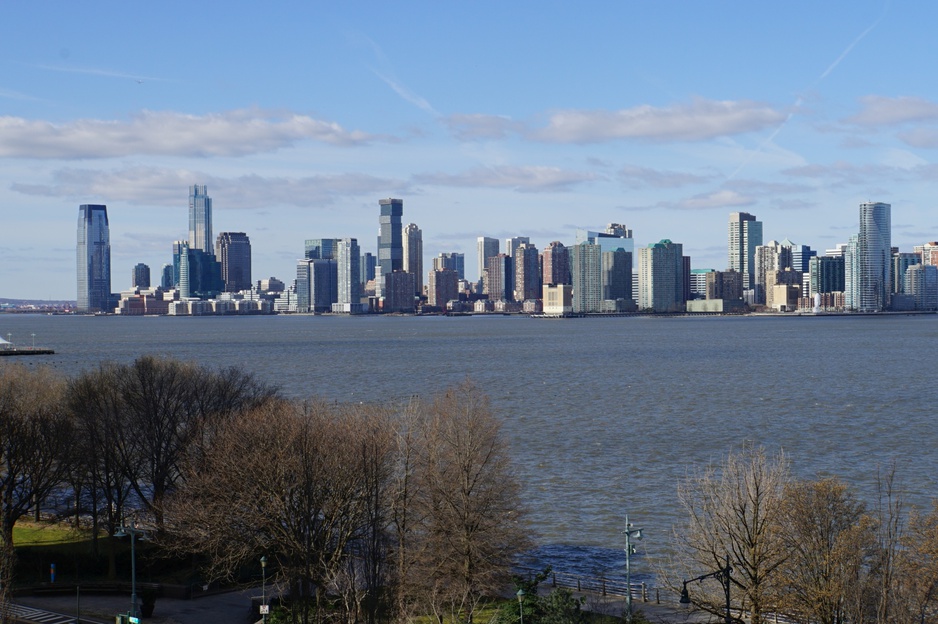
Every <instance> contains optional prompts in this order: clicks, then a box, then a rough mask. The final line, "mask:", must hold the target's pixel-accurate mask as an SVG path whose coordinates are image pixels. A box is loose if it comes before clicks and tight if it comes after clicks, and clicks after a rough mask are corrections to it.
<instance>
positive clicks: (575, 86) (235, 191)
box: [0, 0, 938, 299]
mask: <svg viewBox="0 0 938 624" xmlns="http://www.w3.org/2000/svg"><path fill="white" fill-rule="evenodd" d="M936 23H938V5H935V4H934V3H929V2H906V3H898V2H896V3H884V2H880V1H876V2H867V1H862V0H861V1H855V2H831V3H816V2H787V3H771V4H770V3H754V2H690V1H688V2H629V1H619V2H580V3H572V2H546V1H542V2H537V3H535V2H494V1H493V2H489V1H477V2H426V3H418V2H403V3H389V2H388V3H378V2H321V3H319V2H308V3H307V2H304V3H290V2H282V3H246V2H229V3H181V2H162V3H128V2H96V3H90V4H89V3H74V2H46V3H8V4H6V5H5V6H4V9H3V20H2V21H0V107H2V108H0V207H2V208H0V215H2V218H0V297H17V298H34V299H51V298H54V299H73V298H74V297H75V281H76V280H75V225H76V222H77V216H78V205H79V204H82V203H104V204H106V205H107V206H108V214H109V217H110V223H111V254H112V281H113V284H112V286H113V289H114V290H115V291H118V290H121V289H125V288H127V287H129V285H130V276H131V268H132V267H133V265H135V264H136V263H138V262H145V263H147V264H148V265H150V267H151V269H152V270H153V272H154V275H155V274H156V273H157V272H158V271H159V269H160V267H162V265H163V264H164V263H167V262H170V261H171V253H172V242H173V241H174V240H178V239H183V238H185V237H186V235H187V230H188V214H187V203H188V186H189V185H190V184H206V185H208V190H209V194H210V195H211V196H212V198H213V200H214V231H215V234H217V233H218V232H221V231H244V232H246V233H247V234H248V235H249V236H250V237H251V241H252V247H253V254H254V263H253V275H254V278H255V279H260V278H264V277H269V276H276V277H278V278H280V279H284V280H286V281H289V280H292V279H293V276H294V272H295V259H296V258H297V257H299V256H301V255H302V252H303V241H304V240H305V239H307V238H320V237H346V236H353V237H356V238H358V240H359V244H360V245H361V246H362V248H363V250H365V251H374V250H375V247H376V236H377V228H378V200H379V199H380V198H383V197H400V198H402V199H403V200H404V222H405V223H409V222H413V223H416V224H417V225H418V226H420V227H421V229H422V230H423V236H424V251H425V254H426V258H427V260H426V262H427V264H428V265H429V258H431V257H432V256H435V255H436V254H438V253H439V252H442V251H447V252H450V251H460V252H464V253H465V254H466V258H467V262H466V265H467V273H468V275H467V276H468V277H470V278H473V277H475V275H474V273H475V269H474V267H475V265H476V261H475V239H476V237H478V236H482V235H485V236H494V237H498V238H502V239H504V238H506V237H509V236H528V237H530V238H531V241H532V242H533V243H535V244H536V245H538V246H539V247H543V246H545V245H546V244H547V243H549V242H550V241H553V240H560V241H563V242H565V243H572V242H573V240H574V230H575V229H576V228H578V227H582V228H589V229H599V228H602V227H604V226H605V224H606V223H610V222H617V223H625V224H626V225H628V226H629V227H631V228H632V229H633V230H634V235H635V239H636V243H637V244H639V245H644V244H648V243H651V242H656V241H658V240H660V239H662V238H669V239H671V240H673V241H675V242H680V243H683V245H684V250H685V253H686V254H688V255H690V256H691V257H692V266H693V267H694V268H716V269H722V268H725V267H726V262H727V260H726V223H727V218H728V214H729V213H730V212H735V211H745V212H750V213H752V214H755V215H756V216H757V217H758V218H759V219H760V220H761V221H762V222H763V223H764V232H765V239H766V240H770V239H775V240H782V239H784V238H786V237H787V238H790V239H791V240H793V241H795V242H796V243H799V244H808V245H811V246H812V247H814V248H815V249H820V250H821V252H822V253H823V250H824V249H827V248H830V247H832V246H833V245H835V244H836V243H839V242H846V240H847V238H848V236H849V235H850V234H851V233H854V232H855V231H856V229H857V217H858V205H859V204H860V203H861V202H863V201H868V200H872V201H884V202H888V203H891V204H892V207H893V208H892V224H893V244H894V245H897V246H899V247H900V248H901V249H902V250H904V251H911V247H912V245H915V244H921V243H923V242H925V241H931V240H936V239H938V216H936V214H938V211H936V210H935V209H934V201H933V196H934V182H933V181H934V180H935V179H936V178H938V167H936V166H935V164H933V161H934V159H935V156H936V153H938V152H936V150H938V83H936V82H935V80H934V63H935V59H936V58H938V38H936V37H935V36H934V32H933V30H934V25H935V24H936ZM470 267H471V268H470Z"/></svg>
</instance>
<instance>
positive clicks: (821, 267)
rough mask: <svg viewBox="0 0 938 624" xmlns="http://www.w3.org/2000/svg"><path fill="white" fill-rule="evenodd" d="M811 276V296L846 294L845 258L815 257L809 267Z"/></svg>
mask: <svg viewBox="0 0 938 624" xmlns="http://www.w3.org/2000/svg"><path fill="white" fill-rule="evenodd" d="M808 270H809V271H810V274H811V278H810V279H811V282H810V284H811V286H810V291H809V293H810V295H811V296H812V297H813V296H814V294H815V293H832V292H844V256H843V254H841V255H839V256H815V257H813V258H811V260H810V262H809V266H808Z"/></svg>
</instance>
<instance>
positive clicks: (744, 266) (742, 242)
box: [728, 212, 762, 290]
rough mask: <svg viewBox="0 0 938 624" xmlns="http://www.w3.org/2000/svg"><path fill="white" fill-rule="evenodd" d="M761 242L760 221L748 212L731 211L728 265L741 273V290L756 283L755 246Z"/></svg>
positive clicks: (748, 288)
mask: <svg viewBox="0 0 938 624" xmlns="http://www.w3.org/2000/svg"><path fill="white" fill-rule="evenodd" d="M761 244H762V222H761V221H756V218H755V217H754V216H753V215H751V214H749V213H748V212H731V213H730V222H729V266H728V268H730V269H733V270H734V271H738V272H739V273H741V274H742V278H743V290H750V289H752V288H753V286H754V285H755V283H756V271H755V260H756V247H758V246H759V245H761Z"/></svg>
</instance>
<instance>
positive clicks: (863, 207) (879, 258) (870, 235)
mask: <svg viewBox="0 0 938 624" xmlns="http://www.w3.org/2000/svg"><path fill="white" fill-rule="evenodd" d="M891 213H892V206H890V205H889V204H883V203H880V202H875V203H873V202H869V203H864V204H860V234H859V236H858V237H857V270H856V276H857V286H856V299H855V301H854V306H855V307H856V309H857V311H859V312H882V311H883V310H885V309H886V308H887V307H888V306H889V294H890V291H891V290H892V279H891V275H890V274H891V268H892V261H891V260H892V247H891V245H892V236H891V229H892V217H891Z"/></svg>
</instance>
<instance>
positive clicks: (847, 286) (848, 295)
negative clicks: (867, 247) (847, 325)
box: [844, 234, 860, 310]
mask: <svg viewBox="0 0 938 624" xmlns="http://www.w3.org/2000/svg"><path fill="white" fill-rule="evenodd" d="M858 239H859V237H858V236H857V235H856V234H854V235H853V236H851V237H850V238H849V239H847V245H846V246H845V247H844V306H845V308H846V309H848V310H855V309H856V308H857V305H858V302H859V284H860V278H859V268H858V267H859V260H858V258H857V253H858V251H857V249H858V246H859V242H858Z"/></svg>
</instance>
